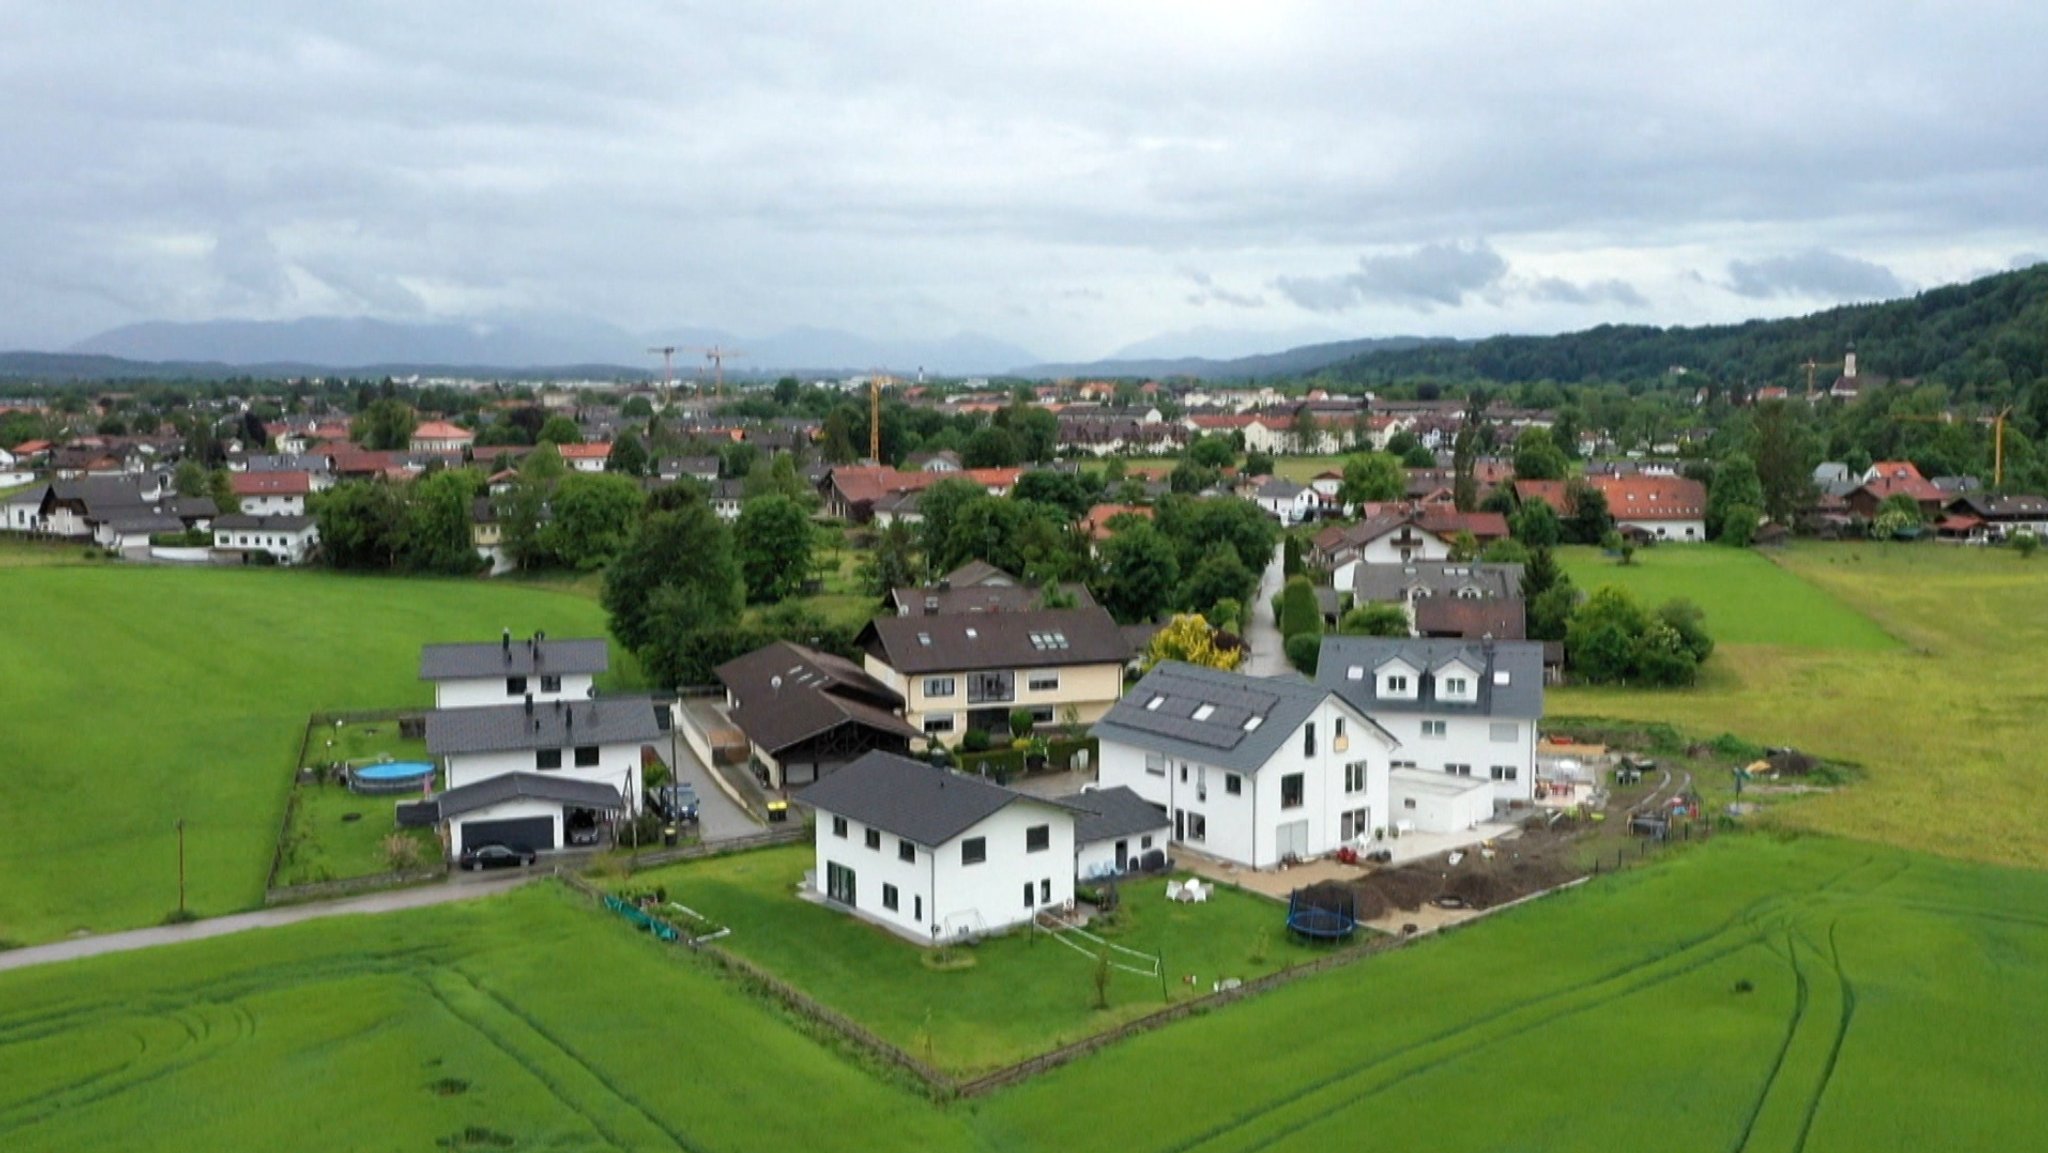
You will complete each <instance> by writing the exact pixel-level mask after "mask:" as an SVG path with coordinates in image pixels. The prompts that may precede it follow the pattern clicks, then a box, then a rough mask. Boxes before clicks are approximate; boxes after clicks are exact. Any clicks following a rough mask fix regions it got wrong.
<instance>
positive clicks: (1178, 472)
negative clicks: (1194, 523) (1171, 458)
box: [1166, 459, 1223, 495]
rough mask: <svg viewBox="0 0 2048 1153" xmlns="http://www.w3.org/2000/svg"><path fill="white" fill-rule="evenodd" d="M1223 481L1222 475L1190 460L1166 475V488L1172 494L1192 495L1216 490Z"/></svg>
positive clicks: (1174, 467) (1182, 462)
mask: <svg viewBox="0 0 2048 1153" xmlns="http://www.w3.org/2000/svg"><path fill="white" fill-rule="evenodd" d="M1222 479H1223V474H1222V473H1220V472H1218V471H1216V470H1215V469H1213V468H1210V467H1208V466H1206V465H1200V464H1196V463H1195V462H1194V461H1193V460H1192V459H1190V460H1184V461H1181V462H1180V463H1179V464H1176V465H1174V466H1173V471H1172V472H1170V473H1168V474H1166V487H1167V490H1168V491H1170V492H1177V493H1181V494H1183V495H1192V494H1194V493H1198V492H1204V491H1207V490H1208V489H1211V488H1214V487H1215V486H1216V483H1217V482H1218V481H1220V480H1222Z"/></svg>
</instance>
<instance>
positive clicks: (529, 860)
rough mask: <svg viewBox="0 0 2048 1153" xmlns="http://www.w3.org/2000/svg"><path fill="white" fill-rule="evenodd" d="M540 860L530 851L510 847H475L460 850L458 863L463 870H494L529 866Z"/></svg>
mask: <svg viewBox="0 0 2048 1153" xmlns="http://www.w3.org/2000/svg"><path fill="white" fill-rule="evenodd" d="M538 860H540V854H539V853H536V852H534V851H533V850H532V849H515V848H513V847H511V846H510V845H476V846H473V847H471V848H467V849H464V850H462V856H461V858H460V859H459V860H458V863H459V864H460V865H461V866H462V867H463V868H465V869H471V870H475V869H496V868H499V867H501V866H506V865H531V864H533V863H534V862H535V861H538Z"/></svg>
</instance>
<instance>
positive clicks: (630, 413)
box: [619, 396, 654, 420]
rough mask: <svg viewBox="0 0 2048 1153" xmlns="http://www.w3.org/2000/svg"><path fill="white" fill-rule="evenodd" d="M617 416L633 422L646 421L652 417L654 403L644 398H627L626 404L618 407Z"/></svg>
mask: <svg viewBox="0 0 2048 1153" xmlns="http://www.w3.org/2000/svg"><path fill="white" fill-rule="evenodd" d="M619 415H620V416H626V417H631V418H632V419H634V420H646V419H647V418H648V417H650V416H653V415H654V402H653V401H651V400H649V399H647V398H646V397H644V396H629V397H627V398H626V403H624V404H622V405H620V406H619Z"/></svg>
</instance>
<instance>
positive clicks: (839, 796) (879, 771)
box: [796, 752, 1072, 848]
mask: <svg viewBox="0 0 2048 1153" xmlns="http://www.w3.org/2000/svg"><path fill="white" fill-rule="evenodd" d="M796 799H797V800H798V801H799V802H801V803H803V804H806V805H809V806H810V807H812V808H813V809H816V810H818V811H819V812H820V813H827V814H830V815H832V816H835V817H845V818H846V819H848V820H850V821H859V822H860V823H861V824H863V825H869V826H872V827H873V828H877V829H880V830H882V831H883V832H885V833H888V834H889V835H890V836H892V837H902V838H903V839H904V840H907V841H912V842H914V843H916V844H920V845H923V846H925V847H926V848H937V847H938V846H940V845H943V844H945V843H946V842H947V841H950V840H952V839H953V838H954V837H957V836H959V835H960V834H962V833H964V832H966V831H967V830H969V829H971V828H973V827H974V826H976V825H978V824H980V823H981V822H982V821H984V820H987V819H988V818H989V817H991V816H993V815H995V814H996V813H998V812H1001V811H1002V810H1003V809H1005V808H1007V807H1009V806H1010V805H1013V804H1018V803H1022V804H1027V805H1043V806H1045V807H1047V808H1050V809H1054V810H1057V811H1060V812H1063V813H1066V814H1067V815H1069V816H1071V815H1072V810H1071V808H1070V807H1069V806H1068V805H1067V804H1065V803H1064V802H1061V801H1051V800H1047V799H1045V798H1044V797H1034V796H1031V795H1030V794H1028V793H1020V792H1017V791H1016V790H1015V789H1006V788H1003V787H1002V786H1000V785H993V784H990V783H989V782H987V781H984V780H982V779H980V778H979V777H969V776H963V775H961V774H959V773H955V772H952V771H950V770H947V769H936V768H933V767H932V766H930V765H928V764H925V763H923V762H922V761H913V760H911V759H910V758H908V757H899V756H897V755H896V754H894V753H880V752H876V753H868V754H867V755H865V756H863V757H861V758H860V759H858V760H855V761H853V762H851V763H849V764H847V765H846V766H845V767H843V768H841V769H839V770H838V771H836V772H834V773H833V774H832V775H831V776H828V777H826V778H825V779H824V780H822V781H819V782H818V783H817V784H815V785H812V786H810V787H809V788H807V789H805V790H803V791H802V792H801V793H798V794H797V798H796Z"/></svg>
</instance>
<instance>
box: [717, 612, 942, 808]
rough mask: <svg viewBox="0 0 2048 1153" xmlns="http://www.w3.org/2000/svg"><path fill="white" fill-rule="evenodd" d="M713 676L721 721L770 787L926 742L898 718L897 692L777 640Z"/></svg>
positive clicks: (841, 662) (843, 663)
mask: <svg viewBox="0 0 2048 1153" xmlns="http://www.w3.org/2000/svg"><path fill="white" fill-rule="evenodd" d="M717 675H718V680H719V683H720V684H723V685H724V686H725V715H726V718H727V719H728V720H730V721H731V722H732V723H733V724H734V725H736V726H738V727H739V729H740V731H741V732H742V733H744V734H745V735H746V738H747V744H748V746H749V748H750V749H751V751H752V755H753V758H754V760H756V761H758V762H759V763H760V764H761V766H762V767H763V768H764V769H765V770H766V771H767V774H768V786H769V787H770V788H776V789H787V788H795V787H798V786H802V785H809V784H815V783H816V782H818V781H819V780H822V779H823V778H824V777H825V776H827V775H828V774H830V773H832V772H833V771H834V770H836V769H838V768H839V767H840V766H841V765H844V764H845V763H847V762H848V761H852V760H855V759H857V758H859V757H860V756H862V755H864V754H866V753H870V752H875V751H881V752H888V753H908V752H909V751H910V747H911V743H912V742H913V741H921V740H923V738H924V733H922V732H921V731H919V730H918V729H917V728H916V727H914V726H913V725H911V723H910V722H909V721H906V720H904V719H903V717H902V715H901V711H902V708H903V697H902V696H901V695H900V694H898V693H896V692H894V691H892V690H891V689H890V688H889V687H888V686H887V685H884V684H882V683H881V682H880V681H878V680H876V679H875V678H874V677H871V676H869V675H868V674H867V673H866V672H865V671H863V670H862V669H861V668H860V666H859V665H856V664H854V663H853V662H852V661H849V660H846V659H844V658H842V657H837V656H833V655H832V654H830V653H821V652H818V651H817V650H815V649H809V648H805V647H804V646H802V645H797V644H791V643H790V642H788V641H776V642H774V643H773V644H769V645H765V646H763V647H761V648H758V649H755V650H754V651H753V652H751V653H748V654H747V655H745V656H743V657H738V658H736V659H734V660H730V661H727V662H726V663H724V664H722V665H720V666H718V669H717Z"/></svg>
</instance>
